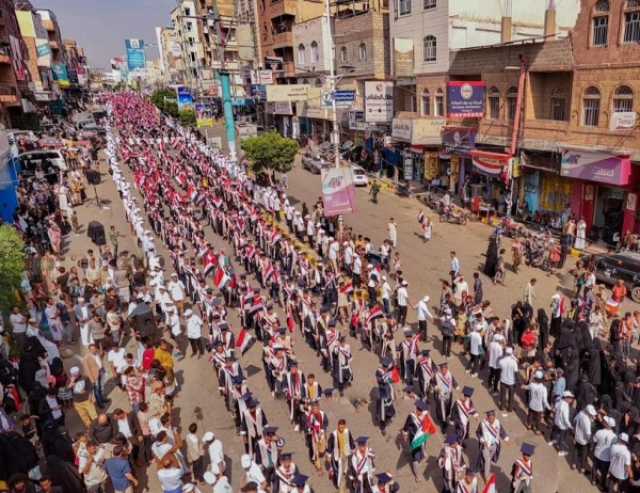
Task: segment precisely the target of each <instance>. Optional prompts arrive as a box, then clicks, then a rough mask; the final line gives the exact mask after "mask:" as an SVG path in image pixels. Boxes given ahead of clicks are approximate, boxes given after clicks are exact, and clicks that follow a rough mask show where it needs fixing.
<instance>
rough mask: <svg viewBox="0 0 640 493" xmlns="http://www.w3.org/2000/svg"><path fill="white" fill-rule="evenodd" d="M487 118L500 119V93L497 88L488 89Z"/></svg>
mask: <svg viewBox="0 0 640 493" xmlns="http://www.w3.org/2000/svg"><path fill="white" fill-rule="evenodd" d="M488 98H489V104H488V105H487V106H488V107H489V118H491V119H492V120H499V119H500V91H498V88H497V87H492V88H491V89H489V96H488Z"/></svg>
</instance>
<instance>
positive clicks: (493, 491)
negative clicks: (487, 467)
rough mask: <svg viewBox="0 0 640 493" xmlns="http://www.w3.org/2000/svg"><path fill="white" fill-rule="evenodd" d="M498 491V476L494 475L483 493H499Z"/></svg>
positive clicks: (490, 477)
mask: <svg viewBox="0 0 640 493" xmlns="http://www.w3.org/2000/svg"><path fill="white" fill-rule="evenodd" d="M497 492H498V489H497V487H496V475H495V474H492V475H491V476H489V480H488V481H487V484H485V485H484V489H483V490H482V493H497Z"/></svg>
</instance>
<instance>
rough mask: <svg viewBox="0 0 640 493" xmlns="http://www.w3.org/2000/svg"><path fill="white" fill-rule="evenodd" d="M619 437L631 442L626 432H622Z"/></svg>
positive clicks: (621, 439) (623, 440) (625, 441)
mask: <svg viewBox="0 0 640 493" xmlns="http://www.w3.org/2000/svg"><path fill="white" fill-rule="evenodd" d="M618 438H619V439H620V441H622V442H624V443H629V435H627V434H626V433H620V435H618Z"/></svg>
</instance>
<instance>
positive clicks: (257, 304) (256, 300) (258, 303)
mask: <svg viewBox="0 0 640 493" xmlns="http://www.w3.org/2000/svg"><path fill="white" fill-rule="evenodd" d="M263 308H264V304H263V303H262V296H260V295H259V294H257V295H255V296H254V297H253V302H252V303H251V308H249V312H251V313H255V312H257V311H258V310H262V309H263Z"/></svg>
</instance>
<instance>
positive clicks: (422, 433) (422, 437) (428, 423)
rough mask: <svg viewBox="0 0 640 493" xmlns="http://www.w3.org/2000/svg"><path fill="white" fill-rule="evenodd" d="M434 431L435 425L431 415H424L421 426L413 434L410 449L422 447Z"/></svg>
mask: <svg viewBox="0 0 640 493" xmlns="http://www.w3.org/2000/svg"><path fill="white" fill-rule="evenodd" d="M435 432H436V426H435V425H434V424H433V421H432V420H431V416H429V415H427V416H425V418H424V419H423V420H422V427H421V428H420V429H419V430H418V432H417V433H416V434H415V436H414V437H413V440H411V450H415V449H417V448H420V447H422V446H423V445H424V444H425V443H427V442H428V441H429V439H430V438H431V437H432V436H433V435H434V433H435Z"/></svg>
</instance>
